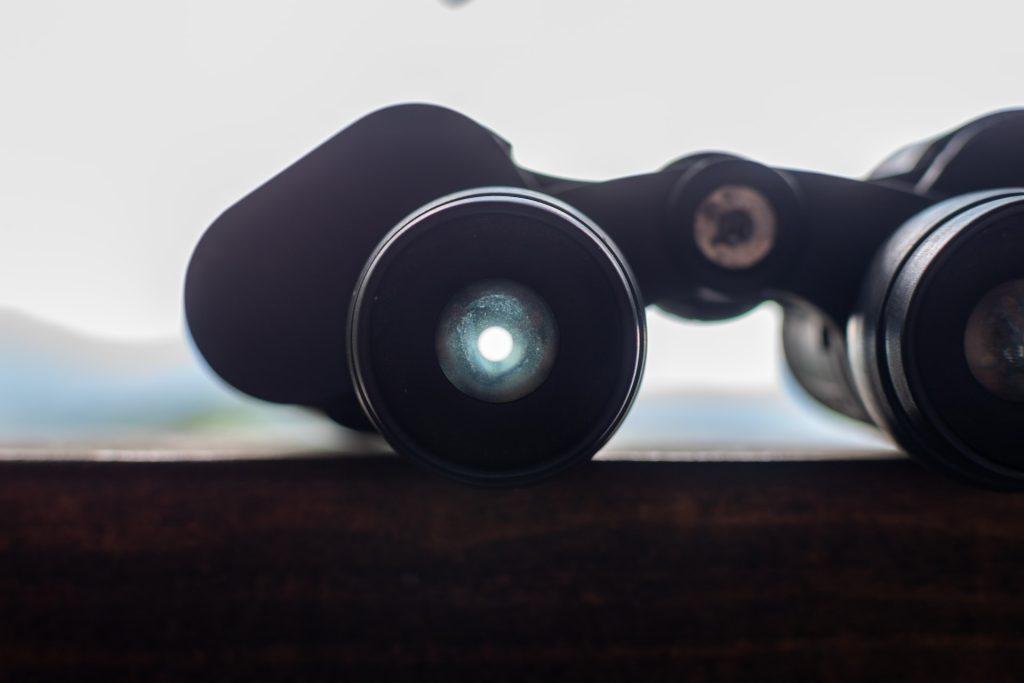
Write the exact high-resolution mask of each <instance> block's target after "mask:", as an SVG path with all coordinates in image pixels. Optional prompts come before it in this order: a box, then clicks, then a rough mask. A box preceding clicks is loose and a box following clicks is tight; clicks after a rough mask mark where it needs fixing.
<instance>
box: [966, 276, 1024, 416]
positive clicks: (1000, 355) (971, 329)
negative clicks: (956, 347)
mask: <svg viewBox="0 0 1024 683" xmlns="http://www.w3.org/2000/svg"><path fill="white" fill-rule="evenodd" d="M964 353H965V355H966V356H967V364H968V366H969V367H970V368H971V374H973V375H974V377H975V379H977V380H978V382H979V383H981V385H982V386H983V387H985V388H986V389H987V390H988V391H989V392H991V393H992V394H994V395H995V396H998V397H999V398H1002V399H1005V400H1007V401H1024V280H1011V281H1009V282H1005V283H1003V284H1001V285H999V286H998V287H996V288H995V289H993V290H992V291H990V292H989V293H988V294H986V295H985V296H984V297H983V298H982V300H981V301H980V302H978V305H977V306H975V308H974V310H973V311H972V312H971V316H970V318H969V319H968V321H967V328H966V329H965V331H964Z"/></svg>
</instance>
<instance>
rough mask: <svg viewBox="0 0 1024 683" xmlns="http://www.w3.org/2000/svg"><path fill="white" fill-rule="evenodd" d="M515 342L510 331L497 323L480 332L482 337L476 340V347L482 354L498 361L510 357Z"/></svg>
mask: <svg viewBox="0 0 1024 683" xmlns="http://www.w3.org/2000/svg"><path fill="white" fill-rule="evenodd" d="M513 343H514V342H513V339H512V335H511V334H510V333H509V331H508V330H506V329H505V328H504V327H498V326H497V325H495V326H494V327H488V328H487V329H486V330H484V331H483V332H481V333H480V338H479V339H477V340H476V347H477V349H479V350H480V355H481V356H483V357H484V358H486V359H487V360H489V361H491V362H493V363H497V362H499V361H503V360H505V359H506V358H508V356H509V354H510V353H512V347H513Z"/></svg>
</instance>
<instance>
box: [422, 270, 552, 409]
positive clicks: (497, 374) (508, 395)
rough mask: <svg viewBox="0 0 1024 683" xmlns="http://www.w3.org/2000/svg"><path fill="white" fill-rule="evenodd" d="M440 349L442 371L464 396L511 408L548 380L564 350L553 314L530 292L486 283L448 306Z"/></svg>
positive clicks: (507, 282)
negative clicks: (506, 405)
mask: <svg viewBox="0 0 1024 683" xmlns="http://www.w3.org/2000/svg"><path fill="white" fill-rule="evenodd" d="M435 344H436V351H437V359H438V363H439V364H440V366H441V371H442V372H443V373H444V375H445V377H447V378H448V381H450V382H451V383H452V384H453V385H454V386H455V387H456V388H457V389H458V390H459V391H461V392H462V393H464V394H466V395H468V396H472V397H473V398H476V399H479V400H481V401H487V402H489V403H507V402H509V401H515V400H516V399H518V398H522V397H523V396H526V395H527V394H529V393H531V392H533V391H534V390H535V389H537V388H538V387H539V386H540V385H541V384H542V383H543V382H544V380H545V379H546V378H547V376H548V374H549V373H550V372H551V367H552V365H553V364H554V361H555V356H556V354H557V351H558V327H557V325H556V324H555V317H554V315H553V314H552V312H551V309H550V308H548V306H547V304H545V303H544V301H543V299H541V298H540V297H539V296H538V295H537V294H536V293H534V292H533V291H532V290H530V289H529V288H527V287H524V286H523V285H520V284H518V283H516V282H512V281H510V280H483V281H481V282H477V283H475V284H473V285H470V286H469V287H467V288H465V289H463V290H462V291H461V292H459V293H458V294H456V295H455V297H453V298H452V300H451V301H450V302H449V303H448V305H447V306H445V308H444V310H443V311H442V312H441V317H440V320H439V321H438V325H437V334H436V338H435Z"/></svg>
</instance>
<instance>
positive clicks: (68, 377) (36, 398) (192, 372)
mask: <svg viewBox="0 0 1024 683" xmlns="http://www.w3.org/2000/svg"><path fill="white" fill-rule="evenodd" d="M250 409H251V408H250V404H249V402H248V401H245V400H243V399H242V398H240V397H237V396H235V395H233V394H232V393H231V392H229V391H228V390H226V389H225V388H224V387H222V386H220V385H218V384H217V383H216V382H215V381H214V380H212V379H211V377H210V376H209V375H208V374H207V373H206V372H205V370H204V369H203V368H201V367H200V366H199V365H198V364H197V363H196V362H195V361H194V360H193V358H192V354H191V353H190V351H189V348H188V346H187V345H186V343H185V342H184V340H183V339H178V340H175V339H170V340H163V341H155V342H123V341H109V340H102V339H95V338H92V337H88V336H85V335H81V334H78V333H75V332H72V331H69V330H66V329H63V328H61V327H58V326H56V325H53V324H51V323H48V322H45V321H42V320H39V319H37V318H34V317H32V316H30V315H26V314H23V313H19V312H15V311H10V310H0V438H4V439H7V440H10V439H23V438H32V437H35V436H38V435H44V436H47V437H53V436H56V435H61V434H77V433H83V432H93V431H103V430H110V429H111V428H124V429H131V430H140V429H152V428H161V429H173V428H178V427H182V426H185V425H189V424H190V423H194V422H197V421H203V420H207V419H209V417H210V416H211V415H229V414H236V413H245V412H246V411H248V410H250Z"/></svg>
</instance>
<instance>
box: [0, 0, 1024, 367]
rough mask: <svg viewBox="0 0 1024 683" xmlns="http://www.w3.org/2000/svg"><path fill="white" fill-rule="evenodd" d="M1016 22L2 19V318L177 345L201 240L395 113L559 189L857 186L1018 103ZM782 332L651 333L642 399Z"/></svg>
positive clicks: (644, 15)
mask: <svg viewBox="0 0 1024 683" xmlns="http://www.w3.org/2000/svg"><path fill="white" fill-rule="evenodd" d="M1022 18H1024V4H1022V3H1020V2H973V3H970V4H964V3H941V2H934V1H932V2H893V1H892V0H890V1H888V2H858V3H841V4H839V3H831V2H822V1H821V0H817V1H813V2H812V1H799V2H794V1H788V2H787V1H782V2H750V3H739V2H731V3H727V2H718V3H712V2H704V3H694V2H643V1H636V0H633V1H631V2H606V1H597V0H572V1H570V0H562V1H559V0H474V1H473V2H470V3H469V4H468V5H466V6H464V7H462V8H460V9H457V10H455V9H452V8H451V7H449V6H447V5H445V4H443V3H441V2H439V1H438V0H402V1H399V0H393V1H386V0H364V1H362V2H346V1H341V0H332V1H329V2H328V1H324V2H283V1H279V2H254V1H252V0H246V1H245V2H241V1H239V2H209V1H206V2H176V3H156V2H138V1H133V2H89V3H82V2H71V1H68V0H62V1H57V2H46V1H33V2H4V3H3V4H2V5H0V308H2V307H11V308H16V309H20V310H22V311H28V312H31V313H33V314H35V315H37V316H40V317H42V318H45V319H48V320H52V321H56V322H59V323H62V324H65V325H68V326H71V327H74V328H76V329H78V330H81V331H85V332H89V333H92V334H96V335H101V336H106V337H120V338H149V337H166V336H171V335H177V334H179V333H180V327H181V322H180V321H181V312H180V290H181V281H182V274H183V272H184V268H185V265H186V262H187V259H188V255H189V253H190V250H191V247H192V245H193V244H194V242H195V241H196V239H197V238H198V236H199V234H200V233H201V231H202V230H203V229H204V228H205V227H206V225H207V224H208V223H209V222H210V221H211V220H212V219H213V218H214V217H216V215H217V214H218V213H219V212H220V211H221V210H223V209H224V208H226V207H227V206H228V205H230V204H231V203H233V202H234V201H235V200H237V199H238V198H239V197H241V196H242V195H243V194H245V193H246V192H248V191H249V190H250V189H252V188H253V187H255V186H256V185H257V184H259V183H261V182H263V181H264V180H265V179H267V178H268V177H269V176H271V175H272V174H274V173H276V172H277V171H278V170H280V169H281V168H282V167H284V166H285V165H286V164H288V163H289V162H291V161H292V160H294V159H295V158H297V157H299V156H301V155H302V154H303V153H305V152H306V151H307V150H309V149H310V148H312V147H314V146H315V145H316V144H317V143H319V142H320V141H321V140H323V139H324V138H326V137H328V136H330V135H331V134H333V133H334V132H336V131H337V130H338V129H340V128H342V127H344V126H345V125H346V124H347V123H349V122H350V121H352V120H353V119H355V118H357V117H359V116H361V115H362V114H364V113H366V112H368V111H370V110H372V109H375V108H377V107H380V106H383V105H387V104H391V103H395V102H399V101H405V100H426V101H433V102H437V103H441V104H445V105H448V106H451V107H454V108H457V109H460V110H462V111H464V112H465V113H467V114H469V115H470V116H473V117H475V118H477V119H478V120H479V121H481V122H482V123H484V124H485V125H488V126H490V127H492V128H494V129H495V130H496V131H498V132H499V133H500V134H502V135H503V136H505V137H506V138H508V139H509V140H511V141H512V142H513V144H514V145H515V149H516V156H517V158H518V159H519V161H520V162H522V163H523V164H525V165H527V166H530V167H534V168H537V169H538V170H542V171H544V172H547V173H551V174H564V175H569V176H576V177H585V178H594V179H597V178H605V177H611V176H616V175H624V174H629V173H635V172H643V171H646V170H651V169H655V168H658V167H660V166H662V165H663V164H664V163H666V162H668V161H669V160H671V159H673V158H674V157H677V156H681V155H683V154H686V153H690V152H693V151H697V150H701V149H707V148H716V149H725V150H730V151H736V152H739V153H741V154H744V155H747V156H750V157H753V158H755V159H758V160H761V161H764V162H768V163H773V164H779V165H787V166H795V167H807V168H813V169H816V170H822V171H830V172H836V173H845V174H851V175H859V174H863V173H865V172H867V171H868V170H869V169H870V168H871V167H872V165H873V164H874V163H876V162H877V161H880V160H881V159H882V158H883V157H884V156H885V155H886V154H887V153H888V152H890V151H892V150H894V149H895V148H897V147H899V146H901V145H903V144H905V143H908V142H912V141H915V140H917V139H920V138H922V137H927V136H929V135H931V134H933V133H938V132H940V131H942V130H944V129H946V128H948V127H951V126H953V125H956V124H959V123H960V122H962V121H964V120H966V119H969V118H971V117H973V116H975V115H978V114H981V113H983V112H985V111H986V110H990V109H994V108H1000V107H1005V106H1011V105H1014V104H1020V103H1024V77H1022V75H1021V67H1022V66H1024V40H1022V38H1021V19H1022ZM776 323H777V321H776V320H775V317H774V315H773V313H772V312H771V311H760V312H758V313H756V314H755V315H753V316H750V317H748V318H746V319H744V320H742V321H740V322H738V323H732V324H729V325H714V326H708V327H698V326H682V325H675V324H668V323H666V322H665V321H664V320H663V319H661V318H656V319H655V320H654V321H653V322H652V352H651V364H650V366H649V368H650V370H649V372H648V382H649V383H650V382H654V383H655V385H657V384H658V383H660V382H665V381H670V380H669V379H663V378H672V377H683V378H689V379H691V380H695V381H698V382H699V383H704V382H706V383H710V384H713V385H715V384H717V385H727V384H730V383H732V384H744V383H746V384H750V383H754V384H759V383H765V382H772V381H774V380H773V378H774V377H775V374H776V368H775V367H774V366H775V365H777V358H776V356H775V353H776V343H775V342H776V340H775V337H776V327H775V326H776ZM679 349H687V354H686V357H685V358H682V356H683V354H681V353H680V352H679Z"/></svg>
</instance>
